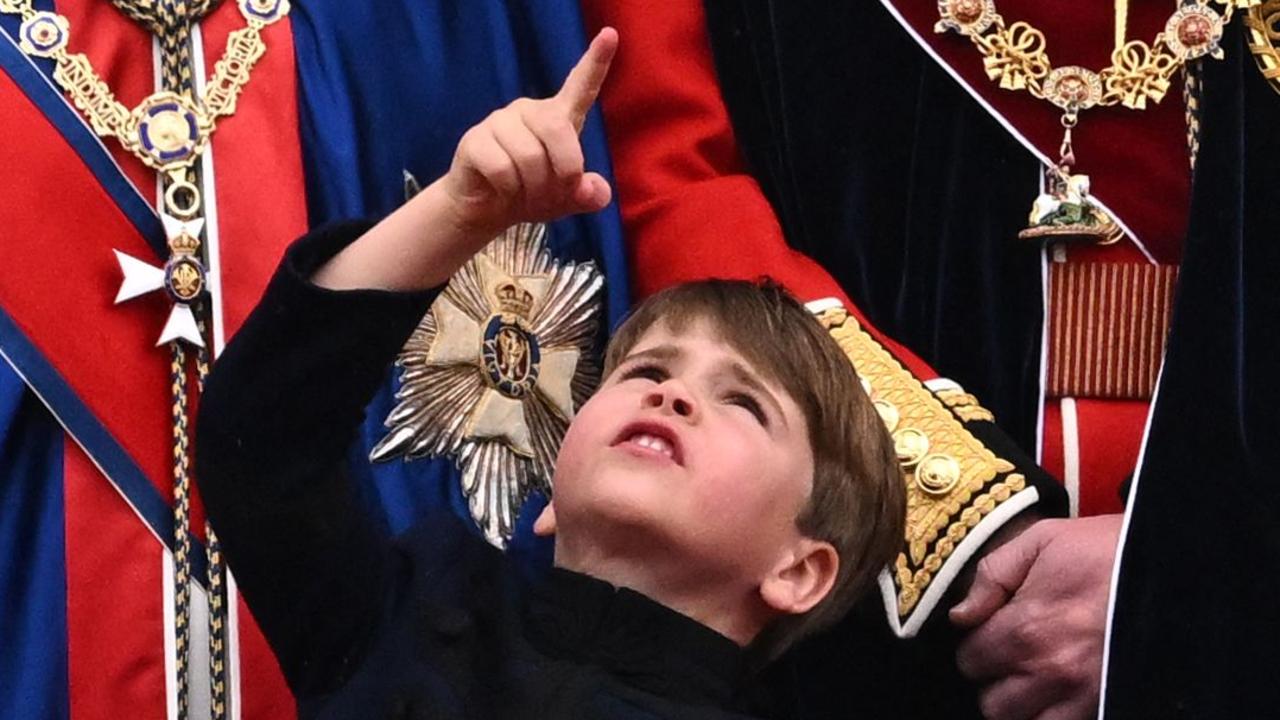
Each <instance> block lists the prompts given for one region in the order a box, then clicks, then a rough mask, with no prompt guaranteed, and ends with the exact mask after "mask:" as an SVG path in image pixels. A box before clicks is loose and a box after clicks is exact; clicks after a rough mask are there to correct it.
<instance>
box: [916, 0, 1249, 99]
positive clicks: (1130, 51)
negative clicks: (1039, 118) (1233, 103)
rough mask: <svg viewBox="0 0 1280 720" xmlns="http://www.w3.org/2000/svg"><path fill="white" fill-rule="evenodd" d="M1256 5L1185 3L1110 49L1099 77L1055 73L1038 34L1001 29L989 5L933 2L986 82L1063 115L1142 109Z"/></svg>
mask: <svg viewBox="0 0 1280 720" xmlns="http://www.w3.org/2000/svg"><path fill="white" fill-rule="evenodd" d="M1259 2H1261V0H1184V2H1182V4H1181V5H1180V6H1179V7H1178V9H1177V10H1175V11H1174V13H1173V14H1172V15H1170V16H1169V19H1168V21H1167V22H1166V23H1165V26H1164V30H1163V31H1162V32H1160V33H1159V34H1157V35H1156V37H1155V40H1154V41H1152V42H1151V43H1146V42H1144V41H1142V40H1130V41H1128V42H1123V43H1117V47H1116V49H1115V51H1114V52H1112V54H1111V64H1110V65H1108V66H1107V67H1106V68H1104V69H1102V70H1101V71H1094V70H1089V69H1087V68H1083V67H1080V66H1078V65H1066V66H1063V67H1054V66H1053V64H1052V63H1051V62H1050V61H1049V54H1048V53H1047V52H1046V50H1045V48H1046V42H1045V37H1044V33H1043V32H1041V31H1040V30H1038V29H1036V28H1034V27H1032V26H1031V25H1030V24H1028V23H1026V22H1022V21H1018V22H1015V23H1012V24H1007V23H1006V22H1005V19H1004V17H1003V16H1001V15H1000V13H999V12H997V11H996V5H995V0H938V13H939V15H941V19H940V20H939V21H938V24H937V25H935V26H934V31H935V32H940V33H941V32H947V31H955V32H958V33H960V34H961V35H964V36H965V37H967V38H969V40H970V41H971V42H972V43H973V45H974V47H976V48H977V49H978V51H979V52H981V53H982V56H983V68H984V69H985V70H986V73H987V77H988V78H990V79H991V80H992V81H995V82H998V83H999V84H1000V87H1001V88H1004V89H1005V90H1026V91H1027V92H1028V93H1030V94H1031V95H1033V96H1034V97H1037V98H1040V99H1042V100H1047V101H1049V102H1051V103H1053V104H1054V105H1057V106H1058V107H1059V108H1062V109H1063V110H1066V111H1070V110H1075V111H1077V112H1078V111H1080V110H1087V109H1089V108H1091V107H1094V106H1104V107H1105V106H1111V105H1123V106H1124V107H1127V108H1130V109H1133V110H1144V109H1146V107H1147V102H1148V101H1150V102H1153V103H1158V102H1160V100H1161V99H1163V98H1164V96H1165V94H1166V93H1167V92H1168V91H1169V85H1170V81H1171V78H1172V77H1173V74H1174V72H1176V71H1177V70H1178V69H1179V68H1180V67H1182V66H1183V65H1184V64H1185V63H1187V62H1189V61H1191V60H1196V59H1199V58H1202V57H1204V56H1206V55H1208V56H1211V57H1214V58H1221V57H1222V48H1221V42H1222V34H1223V30H1224V28H1225V27H1226V25H1227V24H1229V23H1230V22H1231V18H1232V16H1233V15H1234V13H1235V11H1236V9H1237V8H1240V9H1244V8H1249V7H1252V6H1254V5H1257V4H1258V3H1259ZM1214 4H1218V5H1221V6H1223V11H1222V12H1221V13H1220V12H1218V11H1217V10H1215V9H1214V8H1213V7H1212V6H1213V5H1214ZM1118 39H1119V38H1118Z"/></svg>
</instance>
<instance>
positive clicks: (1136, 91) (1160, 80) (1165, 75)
mask: <svg viewBox="0 0 1280 720" xmlns="http://www.w3.org/2000/svg"><path fill="white" fill-rule="evenodd" d="M1177 69H1178V60H1177V58H1175V57H1174V56H1172V55H1170V54H1169V53H1167V52H1163V51H1160V50H1153V49H1152V48H1151V46H1150V45H1148V44H1146V43H1145V42H1143V41H1141V40H1132V41H1130V42H1128V43H1125V45H1124V46H1123V47H1121V48H1117V49H1116V50H1115V52H1113V53H1112V54H1111V67H1109V68H1106V69H1105V70H1103V71H1102V73H1101V77H1102V83H1103V87H1104V88H1105V92H1104V94H1103V100H1102V104H1104V105H1114V104H1116V103H1119V104H1121V105H1124V106H1125V107H1127V108H1129V109H1130V110H1145V109H1147V101H1148V100H1150V101H1151V102H1153V103H1158V102H1160V101H1161V100H1163V99H1164V96H1165V95H1166V94H1167V93H1168V92H1169V86H1170V85H1171V83H1170V78H1171V77H1172V76H1173V73H1174V72H1175V71H1177Z"/></svg>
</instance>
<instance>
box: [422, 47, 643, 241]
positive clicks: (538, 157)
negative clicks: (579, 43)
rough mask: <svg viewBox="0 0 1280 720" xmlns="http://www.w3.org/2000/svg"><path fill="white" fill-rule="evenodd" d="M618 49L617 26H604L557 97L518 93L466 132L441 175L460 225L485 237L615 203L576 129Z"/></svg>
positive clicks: (579, 127) (601, 83)
mask: <svg viewBox="0 0 1280 720" xmlns="http://www.w3.org/2000/svg"><path fill="white" fill-rule="evenodd" d="M617 49H618V33H617V32H616V31H615V30H613V28H605V29H603V30H601V31H600V33H599V34H598V35H596V37H595V39H594V40H592V41H591V45H590V47H588V48H587V51H586V53H584V54H583V56H582V59H581V60H579V61H578V64H577V65H576V66H574V68H573V70H572V71H570V73H569V77H568V78H566V79H565V81H564V85H563V86H562V87H561V88H560V92H558V93H557V94H556V95H555V96H554V97H550V98H547V99H545V100H530V99H528V98H521V99H519V100H516V101H514V102H512V103H511V104H510V105H508V106H506V107H504V108H502V109H501V110H497V111H495V112H493V113H492V114H490V115H489V117H487V118H485V120H484V121H483V122H481V123H480V124H479V125H476V126H475V127H473V128H471V129H470V130H468V131H467V133H466V134H465V135H463V136H462V140H461V141H460V142H459V143H458V150H457V152H456V153H454V156H453V164H452V166H451V167H450V168H449V172H448V174H447V175H445V177H444V178H443V179H442V185H443V188H444V190H445V193H446V195H447V196H448V197H449V198H450V200H451V204H452V205H453V209H454V215H455V218H456V220H457V222H458V223H459V226H460V228H459V229H461V230H464V231H466V233H467V234H471V233H476V234H478V235H479V236H480V237H484V238H485V241H486V242H487V241H488V238H491V237H492V236H493V235H496V234H497V233H499V232H501V231H502V230H504V229H505V228H507V227H509V226H511V225H515V224H516V223H521V222H544V221H548V220H554V219H556V218H559V217H562V216H565V215H573V214H576V213H586V212H595V211H597V210H600V209H601V208H603V207H604V206H606V205H608V204H609V199H610V197H611V195H612V192H611V191H610V189H609V184H608V183H607V182H606V181H605V179H604V178H603V177H601V176H600V175H599V174H598V173H594V172H586V170H585V166H584V161H583V154H582V145H581V143H580V142H579V140H578V133H580V132H581V131H582V125H583V122H585V120H586V117H587V112H588V111H590V109H591V106H592V104H594V103H595V100H596V96H597V95H598V94H599V93H600V87H601V86H602V85H603V84H604V79H605V76H606V75H608V73H609V65H610V63H612V62H613V56H614V53H615V52H616V51H617Z"/></svg>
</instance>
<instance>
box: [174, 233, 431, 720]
mask: <svg viewBox="0 0 1280 720" xmlns="http://www.w3.org/2000/svg"><path fill="white" fill-rule="evenodd" d="M366 228H367V225H363V224H361V225H354V224H353V225H346V226H339V227H334V228H331V229H329V230H324V231H318V232H317V233H314V234H313V235H311V236H308V237H306V238H304V239H302V240H300V241H298V242H297V243H295V244H294V245H293V247H292V248H290V250H289V252H288V254H287V255H286V256H285V259H284V262H283V263H282V264H281V266H280V268H279V269H278V270H277V271H276V274H275V276H274V278H273V279H272V280H271V283H270V284H269V285H268V288H267V291H266V293H265V295H264V296H263V298H262V300H261V302H260V303H259V304H258V305H257V307H256V308H255V309H254V310H253V312H252V313H251V315H250V316H249V319H248V320H247V321H246V323H245V325H244V327H243V328H242V329H241V330H240V332H239V333H237V335H236V337H235V339H234V340H233V341H232V342H231V343H230V344H229V345H228V346H227V349H226V351H225V352H224V353H223V355H222V357H221V358H220V359H219V360H218V362H217V364H216V365H215V367H214V370H213V372H212V374H211V375H210V376H209V379H208V382H207V383H206V387H205V392H204V394H203V397H202V400H201V408H200V413H199V417H198V421H199V423H198V429H197V439H198V442H197V447H198V448H199V450H198V454H197V456H196V478H197V482H198V485H199V489H200V492H201V496H202V499H203V500H204V503H205V507H206V509H207V512H208V516H209V519H210V522H211V524H212V526H213V528H214V530H215V531H216V532H217V533H218V536H219V539H220V541H221V542H222V545H223V551H224V554H225V556H226V558H227V563H228V566H229V567H230V568H231V570H232V572H233V573H235V577H236V580H237V583H238V585H239V587H240V588H241V591H242V592H243V594H244V596H245V599H246V601H247V602H248V604H249V607H250V609H251V610H252V611H253V614H254V617H255V619H256V620H257V621H258V623H259V625H260V627H261V628H262V630H263V632H264V634H265V635H266V637H267V640H268V641H269V642H270V644H271V647H272V650H273V651H274V652H275V653H276V656H277V658H278V659H279V661H280V665H281V669H282V670H283V671H284V673H285V677H286V679H287V680H288V681H289V685H290V688H291V689H292V690H293V691H294V694H295V695H297V696H299V697H300V698H301V697H305V696H308V695H315V694H318V693H324V692H328V691H330V690H333V689H335V688H336V687H338V686H340V685H341V684H343V683H344V682H345V681H346V680H347V679H348V678H349V677H350V675H351V673H352V672H354V670H355V669H356V668H357V667H358V665H359V661H360V659H361V658H362V657H363V652H364V651H365V649H366V647H367V644H368V642H369V641H370V639H371V638H372V635H373V633H374V630H375V628H376V626H377V623H378V621H379V618H380V617H381V616H382V615H381V614H382V611H383V607H384V602H385V600H386V598H387V593H388V592H390V588H391V586H392V579H393V572H392V563H393V558H394V557H395V554H394V553H393V552H392V551H391V541H390V538H389V537H387V536H386V535H385V533H383V532H382V531H381V530H379V529H378V528H377V527H376V526H375V525H374V523H373V521H372V520H371V519H370V518H369V517H368V516H366V515H365V514H364V513H361V512H359V510H358V508H360V507H363V505H364V501H363V500H362V499H361V498H360V496H359V493H358V491H357V488H356V487H355V486H354V484H353V483H352V482H351V481H350V478H349V473H348V472H347V470H346V458H347V450H348V448H349V447H351V445H352V443H353V442H354V441H355V439H356V434H357V429H358V427H359V426H360V423H361V419H362V417H363V411H364V407H365V405H366V404H367V403H368V402H369V400H370V398H371V397H372V396H373V394H374V393H375V392H376V390H377V388H378V387H379V386H380V385H381V383H382V381H383V379H384V377H385V375H386V373H387V370H388V368H389V367H390V365H391V361H392V360H393V359H394V358H395V356H396V353H397V352H398V351H399V349H400V348H401V347H402V346H403V344H404V341H405V339H406V338H407V337H408V336H409V333H410V332H411V331H412V330H413V328H414V326H415V325H416V324H417V322H418V320H419V319H420V318H421V317H422V315H423V313H425V312H426V309H427V307H428V306H429V304H430V301H431V299H432V298H433V297H434V292H433V291H428V292H424V293H412V294H399V293H388V292H380V291H367V290H361V291H348V292H334V291H329V290H324V289H321V288H318V287H316V286H314V285H312V284H311V283H310V282H309V281H308V278H309V277H310V276H311V274H312V272H313V271H314V270H315V269H316V268H318V267H319V265H320V264H321V263H323V262H324V261H325V260H327V259H328V258H329V257H331V256H332V255H333V254H335V253H336V252H337V251H338V250H339V249H341V248H342V247H344V246H345V245H346V244H347V243H348V242H350V241H351V240H353V239H354V238H356V237H358V236H359V235H360V234H362V233H363V231H364V230H365V229H366Z"/></svg>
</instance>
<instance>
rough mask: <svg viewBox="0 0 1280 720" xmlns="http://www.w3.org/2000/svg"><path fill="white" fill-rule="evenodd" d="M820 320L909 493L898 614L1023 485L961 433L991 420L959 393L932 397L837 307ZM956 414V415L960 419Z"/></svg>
mask: <svg viewBox="0 0 1280 720" xmlns="http://www.w3.org/2000/svg"><path fill="white" fill-rule="evenodd" d="M818 320H819V321H821V322H822V324H823V325H824V326H825V327H826V328H827V330H828V331H829V332H830V333H831V336H832V337H833V338H835V340H836V342H837V343H839V344H840V348H841V349H842V350H844V352H845V354H846V355H848V357H849V360H850V361H851V362H852V363H853V365H854V368H855V369H856V370H857V371H858V375H859V376H860V377H861V378H862V379H863V383H864V387H866V386H870V394H871V399H872V402H873V403H874V404H875V406H876V409H877V410H879V411H880V415H881V418H882V419H884V421H885V425H886V427H887V428H888V429H889V431H890V433H891V434H892V436H893V440H894V446H895V449H896V450H897V453H898V460H899V462H900V463H901V465H902V471H903V481H904V482H905V483H906V487H907V527H906V537H905V538H904V543H903V550H902V552H901V553H900V554H899V555H898V559H897V561H896V562H895V563H894V567H893V568H892V575H893V579H894V584H895V587H896V590H897V602H898V608H897V610H898V615H899V617H902V618H905V617H907V616H908V615H910V614H911V612H912V610H914V609H915V607H916V605H917V603H919V601H920V598H921V596H922V595H923V594H924V592H925V589H926V588H928V587H929V585H930V583H931V582H933V579H934V578H935V577H936V576H937V574H938V571H939V570H941V569H942V567H943V565H944V564H945V563H946V562H947V559H948V558H949V557H950V556H951V554H952V553H953V552H954V551H955V548H956V546H957V545H958V544H959V543H960V541H961V540H963V539H964V537H965V536H966V535H967V534H968V533H969V532H970V531H971V530H972V529H973V528H975V527H977V525H978V523H979V522H981V521H982V519H983V518H984V517H986V516H987V515H988V514H990V513H991V511H993V510H995V509H996V507H998V506H999V505H1000V504H1001V503H1003V502H1005V501H1006V500H1008V499H1009V498H1010V497H1012V496H1013V495H1014V494H1015V493H1017V492H1018V491H1020V490H1022V489H1024V488H1025V487H1026V479H1025V478H1024V477H1023V476H1022V475H1020V474H1018V473H1015V472H1013V471H1014V469H1015V468H1014V465H1013V464H1012V463H1010V462H1008V461H1007V460H1004V459H1003V458H1000V457H997V456H996V455H995V453H993V452H991V450H989V449H987V447H986V446H985V445H983V444H982V442H981V441H980V440H978V439H977V438H976V437H974V436H973V434H972V433H970V432H969V431H967V430H966V429H965V427H964V425H963V423H962V422H961V419H960V418H961V417H964V416H965V415H970V416H971V417H972V418H973V419H982V420H987V419H990V418H991V414H990V413H989V412H987V411H986V410H985V409H983V408H982V407H981V406H979V405H978V404H977V401H976V400H974V399H973V396H972V395H968V394H966V393H963V392H954V393H947V394H946V395H945V396H944V398H939V397H938V396H935V395H934V394H933V393H932V392H930V391H929V390H928V388H926V387H925V386H924V385H923V384H922V383H921V382H920V381H919V380H918V379H917V378H916V377H915V376H914V375H912V374H911V373H910V372H909V371H908V370H907V369H906V368H905V367H903V365H902V364H901V363H900V362H898V360H897V359H896V358H894V357H893V355H891V354H890V353H889V351H888V350H886V349H885V348H884V347H883V346H882V345H881V344H880V343H878V342H876V340H875V339H874V338H872V337H871V335H870V334H868V333H867V332H866V331H865V330H863V329H862V327H861V326H859V324H858V321H857V320H856V319H854V318H853V317H852V316H851V315H849V314H848V312H846V311H845V310H844V309H843V308H832V309H828V310H825V311H823V312H821V313H819V314H818ZM958 416H959V417H958Z"/></svg>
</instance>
